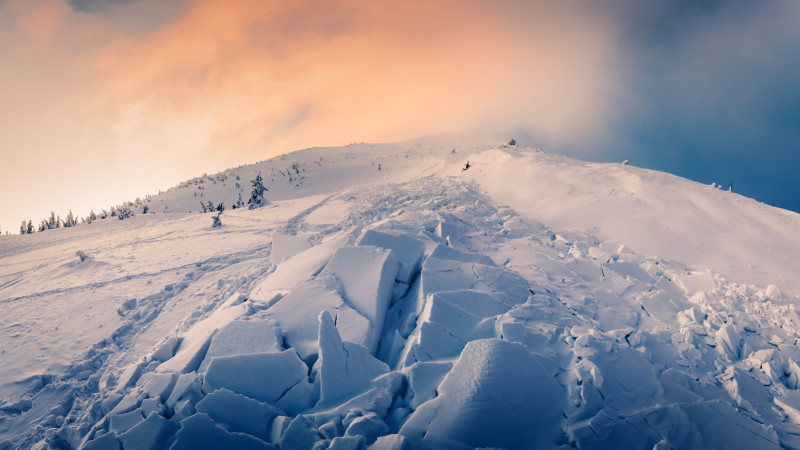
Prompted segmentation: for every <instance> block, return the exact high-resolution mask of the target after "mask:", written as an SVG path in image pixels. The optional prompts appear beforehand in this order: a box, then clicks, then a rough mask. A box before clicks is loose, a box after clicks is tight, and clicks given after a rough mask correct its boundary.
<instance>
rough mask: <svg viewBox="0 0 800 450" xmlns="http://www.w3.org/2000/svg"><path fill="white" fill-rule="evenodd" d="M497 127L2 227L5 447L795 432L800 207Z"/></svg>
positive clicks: (391, 444) (304, 156) (684, 438)
mask: <svg viewBox="0 0 800 450" xmlns="http://www.w3.org/2000/svg"><path fill="white" fill-rule="evenodd" d="M489 142H490V141H488V140H484V139H482V138H476V137H462V136H458V135H449V136H438V137H429V138H422V139H417V140H413V141H409V142H405V143H400V144H382V145H367V144H362V145H351V146H348V147H343V148H335V149H310V150H305V151H302V152H296V153H293V154H289V155H284V156H282V157H279V158H275V159H272V160H269V161H265V162H262V163H259V164H256V165H253V166H244V167H240V168H238V169H230V170H228V171H226V172H224V173H222V174H219V175H217V176H215V177H204V178H200V179H195V180H190V182H187V183H182V184H181V185H180V186H178V187H176V188H173V189H171V190H169V191H167V192H165V193H162V194H160V195H158V196H155V197H152V198H150V199H149V202H150V204H151V205H152V207H151V210H153V211H158V212H159V213H158V214H151V215H146V216H141V215H140V216H136V217H133V218H131V219H127V220H125V221H117V220H114V221H111V220H106V221H97V222H95V223H92V224H88V225H86V224H84V225H80V226H78V227H75V228H72V229H60V230H53V231H48V232H46V233H40V234H35V235H33V236H13V237H11V236H9V237H2V238H0V312H2V314H0V449H3V448H86V449H121V448H122V449H168V448H172V449H196V448H258V449H268V448H281V449H327V448H330V449H366V448H370V449H414V448H431V449H434V448H435V449H438V448H454V449H467V448H486V447H490V448H506V449H527V448H660V449H661V448H759V449H762V448H779V447H783V448H800V350H799V349H798V347H797V339H798V336H799V333H800V315H798V312H797V308H796V303H797V302H798V300H800V298H798V297H797V295H798V294H800V277H798V274H799V273H800V258H797V254H798V253H799V252H800V216H798V215H797V214H794V213H788V212H786V211H781V210H777V209H774V208H770V207H767V206H765V205H761V204H759V203H757V202H754V201H752V200H749V199H745V198H743V197H740V196H738V195H736V194H733V193H729V192H722V191H719V190H716V189H714V188H712V187H709V186H702V185H699V184H696V183H692V182H688V181H686V180H682V179H680V178H677V177H673V176H669V175H665V174H660V173H656V172H651V171H647V170H642V169H637V168H635V167H631V166H622V165H616V164H589V163H583V162H579V161H574V160H570V159H567V158H563V157H558V156H552V155H547V154H545V153H544V152H541V151H539V150H534V149H528V148H519V147H517V146H508V145H503V144H493V143H489ZM466 160H469V161H470V162H471V166H472V167H471V168H470V169H469V170H468V171H462V170H461V168H462V167H463V164H464V162H465V161H466ZM379 164H380V170H378V165H379ZM256 172H261V173H262V174H264V175H265V176H264V178H265V180H266V181H267V183H266V185H267V187H268V188H269V195H268V196H269V198H270V200H271V203H270V204H269V205H268V206H266V207H264V208H260V209H257V210H253V211H248V210H232V211H226V212H225V214H224V215H223V216H222V220H223V224H224V225H223V226H222V227H221V228H214V229H212V228H210V222H211V221H210V216H209V215H204V214H197V213H196V212H195V213H194V214H189V212H190V211H191V210H192V208H194V209H195V211H196V210H197V209H198V208H197V205H196V204H197V202H198V200H199V197H198V192H200V193H201V195H200V196H202V197H203V200H211V199H213V200H214V201H215V202H218V201H225V202H226V205H230V204H232V203H233V202H235V199H236V195H237V192H238V191H236V190H232V189H233V182H232V181H233V179H234V176H237V175H238V176H240V178H241V180H240V181H241V183H242V184H243V185H246V184H247V182H246V181H245V180H249V179H251V178H253V177H254V176H255V173H256ZM200 180H202V181H200ZM201 186H202V187H203V188H202V189H201ZM246 187H247V186H244V188H246ZM237 188H239V187H238V186H237ZM240 189H242V188H240ZM231 200H233V201H231ZM77 251H82V252H84V253H85V254H87V255H89V258H88V259H87V260H86V261H82V262H80V261H79V258H78V257H77V256H75V255H76V252H77Z"/></svg>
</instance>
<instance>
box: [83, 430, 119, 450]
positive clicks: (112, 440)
mask: <svg viewBox="0 0 800 450" xmlns="http://www.w3.org/2000/svg"><path fill="white" fill-rule="evenodd" d="M121 448H122V447H121V446H120V443H119V439H117V435H116V433H113V432H110V433H106V434H104V435H102V436H100V437H97V438H94V439H92V440H91V441H89V442H87V443H86V445H84V446H83V447H81V450H119V449H121Z"/></svg>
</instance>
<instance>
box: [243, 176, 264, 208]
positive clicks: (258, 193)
mask: <svg viewBox="0 0 800 450" xmlns="http://www.w3.org/2000/svg"><path fill="white" fill-rule="evenodd" d="M250 183H252V184H253V191H252V192H251V193H250V199H249V200H247V204H248V205H250V209H254V208H258V207H259V206H263V205H266V204H267V201H266V200H265V199H264V191H268V190H269V189H267V188H266V187H264V179H263V178H261V173H259V174H258V175H256V179H255V180H252V181H250Z"/></svg>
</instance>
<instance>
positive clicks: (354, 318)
mask: <svg viewBox="0 0 800 450" xmlns="http://www.w3.org/2000/svg"><path fill="white" fill-rule="evenodd" d="M338 287H339V286H338V284H336V282H335V281H334V280H333V279H332V278H331V277H330V276H328V277H325V276H320V277H317V278H315V279H312V280H308V281H305V282H303V283H302V284H301V285H300V286H298V287H297V289H295V290H294V291H292V292H291V293H290V294H288V295H287V296H285V297H283V298H282V299H280V301H278V302H277V303H276V304H275V305H273V306H272V307H271V308H269V309H268V310H267V311H266V314H267V315H268V316H269V317H271V318H273V319H274V320H275V321H277V322H278V326H279V327H280V330H281V333H282V334H283V336H284V337H285V339H286V342H287V344H288V345H290V346H291V347H294V349H295V350H297V352H298V353H299V354H300V356H301V357H302V358H306V357H307V356H309V355H311V354H316V353H317V338H318V334H317V330H318V329H319V325H318V324H319V322H318V320H317V317H319V313H320V312H322V311H324V310H330V311H331V312H332V314H333V315H335V317H336V326H337V328H338V329H339V334H340V335H341V336H342V339H344V340H347V341H348V342H355V343H358V344H364V345H366V344H367V343H368V341H369V335H370V333H371V331H370V328H371V324H370V321H369V320H368V319H367V318H366V317H364V316H362V315H361V314H359V313H358V312H356V311H354V310H353V309H352V308H350V307H349V306H347V305H346V304H345V303H344V300H343V299H342V297H341V296H340V295H339V294H338V292H336V289H337V288H338Z"/></svg>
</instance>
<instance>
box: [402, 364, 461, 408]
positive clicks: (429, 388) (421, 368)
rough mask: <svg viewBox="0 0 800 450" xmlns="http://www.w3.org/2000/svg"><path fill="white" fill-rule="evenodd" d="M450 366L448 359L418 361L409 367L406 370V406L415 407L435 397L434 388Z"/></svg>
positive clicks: (451, 366)
mask: <svg viewBox="0 0 800 450" xmlns="http://www.w3.org/2000/svg"><path fill="white" fill-rule="evenodd" d="M452 368H453V363H452V362H449V361H445V362H418V363H415V364H413V365H412V366H411V367H409V368H408V370H407V372H406V378H408V393H407V394H406V401H407V402H408V406H410V407H411V408H412V409H417V408H419V407H420V405H422V404H423V403H425V402H427V401H428V400H431V399H433V398H434V397H436V388H437V387H439V384H440V383H441V382H442V379H444V376H445V375H447V373H448V372H450V370H451V369H452Z"/></svg>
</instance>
